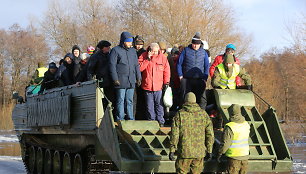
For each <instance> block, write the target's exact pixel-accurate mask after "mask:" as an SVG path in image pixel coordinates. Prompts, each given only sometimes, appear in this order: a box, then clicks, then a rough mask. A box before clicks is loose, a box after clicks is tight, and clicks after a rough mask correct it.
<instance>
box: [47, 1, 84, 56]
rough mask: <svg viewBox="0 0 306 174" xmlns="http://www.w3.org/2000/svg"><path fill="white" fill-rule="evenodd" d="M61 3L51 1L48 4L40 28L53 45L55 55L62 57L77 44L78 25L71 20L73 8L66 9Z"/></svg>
mask: <svg viewBox="0 0 306 174" xmlns="http://www.w3.org/2000/svg"><path fill="white" fill-rule="evenodd" d="M61 2H62V1H52V2H51V3H50V4H49V9H48V11H47V12H46V14H45V18H44V20H43V21H42V23H41V26H42V29H43V31H44V33H45V35H46V37H47V38H48V39H49V40H50V41H53V42H54V43H55V45H56V49H55V53H56V54H61V55H63V54H65V53H67V52H70V51H71V47H72V45H75V44H78V34H79V33H78V25H79V23H77V22H75V20H74V18H73V12H72V10H71V9H73V8H68V7H66V6H64V5H65V3H61ZM63 4H64V5H63Z"/></svg>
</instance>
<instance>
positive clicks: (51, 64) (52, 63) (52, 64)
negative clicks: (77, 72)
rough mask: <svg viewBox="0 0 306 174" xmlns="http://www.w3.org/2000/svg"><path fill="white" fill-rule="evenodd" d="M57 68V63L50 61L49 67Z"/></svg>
mask: <svg viewBox="0 0 306 174" xmlns="http://www.w3.org/2000/svg"><path fill="white" fill-rule="evenodd" d="M52 68H53V69H56V68H57V67H56V64H55V63H54V62H51V63H49V69H52Z"/></svg>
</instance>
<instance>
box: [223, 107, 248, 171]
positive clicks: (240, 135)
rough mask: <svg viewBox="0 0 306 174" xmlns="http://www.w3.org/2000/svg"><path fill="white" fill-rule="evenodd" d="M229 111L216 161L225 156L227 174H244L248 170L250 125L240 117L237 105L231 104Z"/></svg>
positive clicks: (239, 108) (239, 109)
mask: <svg viewBox="0 0 306 174" xmlns="http://www.w3.org/2000/svg"><path fill="white" fill-rule="evenodd" d="M230 109H231V110H230V112H231V113H230V115H231V116H230V122H229V123H227V124H226V125H225V127H224V132H223V136H222V140H221V147H220V149H219V154H218V157H217V160H218V162H220V158H221V155H222V154H225V156H227V157H228V172H229V174H244V173H247V169H248V159H249V143H248V139H249V134H250V125H249V124H248V122H246V121H245V118H244V117H243V116H242V115H241V107H240V106H239V105H237V104H233V105H232V106H231V108H230Z"/></svg>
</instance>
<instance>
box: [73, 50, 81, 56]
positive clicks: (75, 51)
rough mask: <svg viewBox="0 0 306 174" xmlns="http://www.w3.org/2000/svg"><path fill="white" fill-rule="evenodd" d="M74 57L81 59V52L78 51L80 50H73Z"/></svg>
mask: <svg viewBox="0 0 306 174" xmlns="http://www.w3.org/2000/svg"><path fill="white" fill-rule="evenodd" d="M73 55H74V56H75V57H79V55H80V50H78V49H75V50H73Z"/></svg>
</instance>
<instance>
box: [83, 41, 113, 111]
mask: <svg viewBox="0 0 306 174" xmlns="http://www.w3.org/2000/svg"><path fill="white" fill-rule="evenodd" d="M110 49H111V43H110V42H108V41H106V40H101V41H100V42H99V43H98V44H97V51H96V53H94V54H93V55H92V56H91V57H90V61H89V62H88V63H87V65H88V67H87V74H88V80H92V79H94V77H95V78H96V79H98V80H101V82H100V84H99V86H100V87H102V88H103V90H104V94H105V96H106V97H107V98H108V99H109V100H110V101H111V102H112V103H114V102H115V90H114V86H113V84H112V82H111V76H110V72H109V51H110ZM103 103H104V106H106V105H107V102H106V101H104V102H103ZM113 111H114V113H115V110H113Z"/></svg>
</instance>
